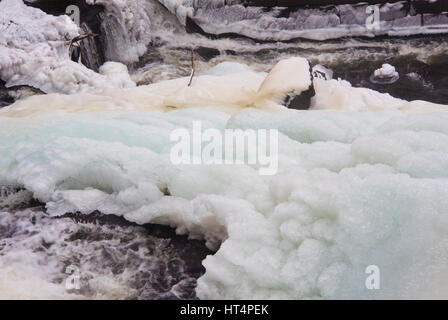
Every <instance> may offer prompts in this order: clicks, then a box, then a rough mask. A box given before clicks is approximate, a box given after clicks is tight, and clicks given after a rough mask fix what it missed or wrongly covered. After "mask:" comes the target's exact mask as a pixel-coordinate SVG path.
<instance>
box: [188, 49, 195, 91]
mask: <svg viewBox="0 0 448 320" xmlns="http://www.w3.org/2000/svg"><path fill="white" fill-rule="evenodd" d="M190 51H191V76H190V82H188V86H191V82H192V81H193V77H194V72H195V69H194V50H193V48H190Z"/></svg>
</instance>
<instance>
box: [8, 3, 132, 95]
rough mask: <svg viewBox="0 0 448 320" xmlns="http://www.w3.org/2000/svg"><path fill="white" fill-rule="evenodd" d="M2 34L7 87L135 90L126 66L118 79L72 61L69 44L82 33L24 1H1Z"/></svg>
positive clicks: (67, 90)
mask: <svg viewBox="0 0 448 320" xmlns="http://www.w3.org/2000/svg"><path fill="white" fill-rule="evenodd" d="M0 31H1V32H0V78H1V79H3V80H4V81H6V86H7V87H9V86H15V85H30V86H33V87H36V88H39V89H41V90H42V91H44V92H47V93H51V92H59V93H68V94H70V93H75V92H84V91H88V90H91V89H93V88H104V87H109V88H113V87H115V88H116V87H120V88H121V87H132V86H135V83H133V82H132V81H131V80H130V78H129V75H127V69H126V67H125V66H121V67H118V68H120V73H121V75H120V76H118V79H117V73H116V72H115V73H114V75H113V76H107V75H101V74H98V73H95V72H94V71H92V70H90V69H88V68H86V67H85V66H83V65H82V64H78V63H75V62H73V61H71V60H70V58H69V52H68V50H69V43H70V40H71V39H73V38H74V37H75V36H78V35H79V29H78V27H77V26H76V25H75V24H74V23H73V22H72V21H71V20H70V18H69V17H68V16H58V17H55V16H51V15H47V14H45V13H44V12H43V11H41V10H39V9H35V8H32V7H28V6H26V5H25V4H24V3H23V1H22V0H2V1H1V2H0ZM117 65H118V64H117V63H116V64H115V66H117ZM106 68H107V67H106Z"/></svg>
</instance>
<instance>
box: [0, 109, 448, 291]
mask: <svg viewBox="0 0 448 320" xmlns="http://www.w3.org/2000/svg"><path fill="white" fill-rule="evenodd" d="M447 116H448V114H445V113H438V114H427V115H408V114H406V113H403V112H401V111H381V112H357V113H351V112H345V113H340V112H337V111H308V112H298V111H292V110H290V111H284V112H279V113H275V114H273V113H266V112H264V111H258V110H247V111H243V112H239V113H236V114H234V115H233V116H231V117H230V116H229V115H227V114H225V113H221V112H217V111H213V110H207V109H203V108H188V109H183V110H176V111H170V112H167V113H159V112H150V113H148V112H139V111H126V112H122V111H115V112H107V113H104V112H95V113H43V114H41V115H35V116H33V117H25V118H15V119H12V118H5V117H0V146H1V147H0V154H1V157H0V183H1V184H2V185H18V186H24V187H25V188H26V189H27V190H30V191H31V192H32V193H33V195H34V196H35V197H36V198H38V199H39V200H41V201H44V202H46V203H47V210H48V211H49V212H50V213H51V214H53V215H60V214H63V213H65V212H74V211H79V212H82V213H89V212H92V211H94V210H100V211H101V212H103V213H104V214H117V215H123V216H124V217H125V218H126V219H128V220H130V221H135V222H138V223H147V222H152V223H162V224H168V225H171V226H174V227H177V231H178V232H179V233H188V234H189V235H190V236H191V237H205V239H207V241H208V245H209V246H210V247H211V248H214V249H216V248H218V247H219V250H218V252H217V253H216V254H215V255H213V256H209V257H208V258H207V259H206V260H205V261H204V266H205V267H206V274H205V275H204V276H203V277H202V278H201V279H200V280H199V285H198V288H197V294H198V295H199V297H201V298H411V297H412V298H429V297H432V298H438V297H440V298H441V297H445V298H446V297H447V294H448V292H446V288H448V286H447V283H446V276H445V275H446V273H447V272H448V269H447V268H448V263H447V262H448V261H447V257H448V251H447V250H448V246H447V244H448V239H447V231H448V219H447V217H446V212H445V208H446V206H447V205H448V203H446V199H447V198H448V197H446V196H445V195H446V194H448V184H447V177H448V165H447V163H448V160H447V159H448V158H447V154H448V138H447V135H448V132H447V130H446V128H447V127H448V126H447V124H448V117H447ZM194 119H202V121H204V123H205V124H206V125H207V127H210V128H217V129H219V130H222V129H224V128H278V129H279V130H280V132H281V135H280V143H279V146H280V151H279V152H280V166H279V170H280V171H279V173H278V174H277V175H276V176H274V177H261V176H259V175H258V173H257V168H254V167H250V166H244V165H235V166H225V165H222V166H202V165H199V166H198V165H196V166H195V165H190V166H188V165H185V166H174V165H172V164H171V162H170V161H169V148H170V141H169V133H170V132H171V130H173V129H174V128H178V127H179V126H182V127H186V128H190V126H191V122H192V121H193V120H194ZM229 177H232V179H229ZM163 189H167V190H169V192H170V196H165V195H164V193H163V192H162V190H163ZM220 244H221V245H220ZM219 245H220V246H219ZM372 264H373V265H378V266H379V267H380V269H381V272H382V276H383V282H382V288H381V290H376V291H371V290H366V289H365V286H364V281H365V274H364V270H365V268H366V266H367V265H372Z"/></svg>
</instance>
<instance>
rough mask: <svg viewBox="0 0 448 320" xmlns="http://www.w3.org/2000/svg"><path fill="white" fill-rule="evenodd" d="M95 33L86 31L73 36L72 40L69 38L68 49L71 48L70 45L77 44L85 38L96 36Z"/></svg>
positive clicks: (74, 45)
mask: <svg viewBox="0 0 448 320" xmlns="http://www.w3.org/2000/svg"><path fill="white" fill-rule="evenodd" d="M96 36H97V34H96V33H87V34H82V35H80V36H77V37H74V38H73V39H72V40H70V47H69V50H71V49H72V47H76V46H79V44H78V42H80V41H82V40H84V39H87V38H93V37H96Z"/></svg>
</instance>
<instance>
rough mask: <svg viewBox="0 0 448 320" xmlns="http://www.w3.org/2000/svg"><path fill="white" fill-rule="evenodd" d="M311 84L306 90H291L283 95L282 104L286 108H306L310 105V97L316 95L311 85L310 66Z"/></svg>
mask: <svg viewBox="0 0 448 320" xmlns="http://www.w3.org/2000/svg"><path fill="white" fill-rule="evenodd" d="M309 72H310V78H311V85H310V87H309V88H308V90H305V91H302V92H300V94H297V93H294V92H291V93H290V94H288V95H287V96H286V97H285V100H284V102H283V105H284V106H286V107H287V108H288V109H296V110H308V109H309V108H310V106H311V99H312V97H314V96H315V95H316V91H315V90H314V85H313V76H312V74H311V73H312V69H311V66H310V71H309Z"/></svg>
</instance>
